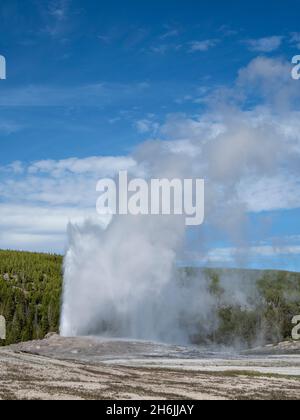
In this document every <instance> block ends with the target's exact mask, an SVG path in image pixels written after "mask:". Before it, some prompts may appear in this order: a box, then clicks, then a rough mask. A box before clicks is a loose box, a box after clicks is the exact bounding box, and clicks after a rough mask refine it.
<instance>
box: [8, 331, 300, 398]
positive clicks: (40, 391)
mask: <svg viewBox="0 0 300 420" xmlns="http://www.w3.org/2000/svg"><path fill="white" fill-rule="evenodd" d="M280 352H281V353H282V354H279V353H280ZM252 353H253V354H247V355H237V354H236V353H232V352H226V353H213V352H209V351H207V350H203V349H202V350H201V349H200V350H199V349H195V348H190V347H179V346H167V345H161V344H156V343H146V342H133V341H120V340H100V339H95V338H76V339H71V338H70V339H67V338H60V337H58V336H51V337H49V338H48V339H46V340H43V341H35V342H30V343H24V344H21V345H16V346H11V347H5V348H2V349H0V399H14V400H15V399H35V400H39V399H53V400H57V399H83V400H84V399H110V400H119V399H126V400H127V399H128V400H130V399H197V400H203V399H205V400H206V399H236V400H237V399H300V343H297V344H293V343H283V344H281V345H279V346H276V347H272V348H271V347H267V348H264V349H255V351H253V352H252Z"/></svg>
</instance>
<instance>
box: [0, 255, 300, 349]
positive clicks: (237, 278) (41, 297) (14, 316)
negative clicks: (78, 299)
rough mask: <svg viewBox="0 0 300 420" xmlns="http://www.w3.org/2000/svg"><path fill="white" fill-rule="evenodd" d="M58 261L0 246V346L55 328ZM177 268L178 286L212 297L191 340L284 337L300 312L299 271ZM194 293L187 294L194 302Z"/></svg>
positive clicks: (245, 343) (270, 340)
mask: <svg viewBox="0 0 300 420" xmlns="http://www.w3.org/2000/svg"><path fill="white" fill-rule="evenodd" d="M62 263H63V257H62V256H59V255H48V254H38V253H29V252H16V251H0V315H3V316H5V318H6V320H7V339H6V341H0V345H8V344H13V343H18V342H21V341H28V340H32V339H42V338H44V337H45V335H46V334H47V333H49V332H58V330H59V319H60V307H61V291H62ZM180 273H181V276H180V277H181V282H182V287H187V288H188V287H190V286H191V285H194V286H195V285H199V284H201V285H202V286H203V284H204V287H205V290H207V291H208V294H209V297H210V299H212V300H213V302H214V318H215V326H214V330H213V332H211V331H210V332H209V333H208V332H207V330H205V329H203V325H202V323H201V317H199V319H200V321H199V322H198V324H197V328H196V331H195V334H194V335H193V337H191V339H192V341H193V342H194V343H195V344H203V343H208V342H209V343H215V344H225V345H232V344H234V345H235V344H236V343H237V342H238V343H241V344H242V345H243V346H253V345H254V344H256V343H257V342H259V343H261V344H263V343H276V342H280V341H282V340H284V339H289V338H290V334H291V329H292V326H291V320H292V318H293V317H294V316H295V315H300V274H297V273H289V272H279V271H259V270H258V271H256V270H253V271H252V270H227V269H226V270H219V269H217V270H214V269H197V268H182V269H180ZM194 286H193V287H194ZM199 290H200V289H199ZM199 293H201V291H200V292H199ZM198 296H199V295H197V294H195V295H193V298H194V299H195V302H196V304H197V299H198ZM195 302H194V305H195ZM187 304H188V302H187ZM200 304H201V303H200V296H199V306H200ZM199 312H200V310H199ZM182 322H184V320H183V321H182ZM189 322H190V321H189ZM195 322H196V321H195Z"/></svg>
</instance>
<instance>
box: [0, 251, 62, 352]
mask: <svg viewBox="0 0 300 420" xmlns="http://www.w3.org/2000/svg"><path fill="white" fill-rule="evenodd" d="M62 262H63V258H62V257H61V256H59V255H47V254H38V253H29V252H16V251H0V315H2V316H4V317H5V318H6V323H7V337H6V340H5V341H2V340H0V345H2V346H3V345H8V344H12V343H17V342H20V341H28V340H32V339H41V338H44V336H45V335H46V334H47V333H49V332H58V327H59V317H60V299H61V290H62Z"/></svg>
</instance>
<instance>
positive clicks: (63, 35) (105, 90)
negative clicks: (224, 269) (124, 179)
mask: <svg viewBox="0 0 300 420" xmlns="http://www.w3.org/2000/svg"><path fill="white" fill-rule="evenodd" d="M299 12H300V4H299V1H297V0H286V1H274V2H267V1H265V2H261V1H257V0H253V1H252V2H247V4H245V3H243V2H241V1H239V0H228V1H226V2H224V0H223V1H221V0H219V1H199V0H198V1H196V0H185V1H179V0H161V1H158V0H157V1H156V0H153V1H151V2H150V1H147V0H146V1H137V0H123V1H121V0H120V1H115V0H112V1H110V2H100V1H98V0H97V1H96V0H85V1H83V0H44V1H42V2H41V1H37V0H35V1H33V0H1V4H0V54H1V55H3V56H5V57H6V60H7V80H5V81H0V145H1V155H0V215H1V214H2V216H1V219H2V222H1V226H0V229H1V232H0V246H1V247H2V248H21V249H30V250H45V251H47V250H50V251H59V252H63V250H64V247H65V234H64V230H65V228H64V226H65V221H66V219H68V218H69V217H79V216H80V215H81V214H82V212H85V211H87V209H88V207H90V206H91V201H89V200H90V197H86V201H84V197H85V195H86V190H87V188H90V189H91V191H92V192H93V188H94V181H95V179H96V175H97V176H98V175H99V172H100V173H102V169H100V170H99V171H98V172H97V174H95V173H93V171H91V170H90V169H89V164H91V161H90V160H89V159H91V158H92V157H99V159H100V157H101V159H105V158H106V159H111V157H115V158H118V159H123V160H124V162H123V163H125V166H126V165H129V166H130V155H131V153H132V151H133V150H134V148H135V147H136V146H137V145H139V144H141V143H143V142H145V141H146V140H148V139H153V138H155V139H160V140H163V141H173V140H178V141H180V140H182V137H184V140H187V139H188V140H191V141H192V142H194V141H195V137H196V136H197V135H198V133H200V132H199V130H200V128H201V127H200V126H201V124H200V122H203V119H205V121H206V122H207V121H208V119H209V118H210V120H209V121H210V122H209V123H211V121H212V120H213V118H214V117H213V116H212V115H213V112H212V109H213V106H215V107H217V108H218V109H219V107H220V108H221V107H222V105H224V102H226V105H228V103H230V104H231V103H232V102H233V101H234V106H235V107H238V109H239V111H240V112H241V113H243V115H246V113H247V112H252V113H253V114H255V116H256V117H257V115H262V114H263V115H264V116H265V120H266V121H268V122H266V124H272V126H274V127H275V125H276V124H277V122H278V124H279V123H280V124H281V130H282V132H284V133H287V131H288V129H289V130H291V131H293V133H294V134H289V140H290V141H291V143H290V144H293V145H295V142H297V141H298V140H299V138H298V137H297V136H298V134H297V133H298V128H300V126H298V125H297V124H298V121H299V114H298V112H299V104H300V102H299V101H298V99H299V97H300V95H299V93H300V81H299V82H296V81H291V80H289V78H290V75H289V66H290V63H291V58H292V57H293V56H294V55H296V54H300V33H299ZM270 69H272V71H271V70H270ZM275 70H276V71H277V72H276V71H275ZM267 72H269V73H270V74H267ZM253 75H254V76H253ZM266 81H268V83H269V84H267V82H266ZM241 86H242V87H241ZM224 91H226V92H227V93H226V94H224ZM279 93H280V95H279ZM220 96H222V98H221V99H220ZM260 107H262V108H263V112H261V111H260ZM220 112H221V111H220ZM256 117H255V118H256ZM251 118H254V117H253V115H251ZM174 127H177V130H174ZM180 129H182V130H184V135H183V136H181V137H180V136H179V135H178V133H179V132H180ZM174 131H176V132H174ZM199 135H200V134H199ZM288 147H290V148H291V147H292V146H288ZM293 147H294V146H293ZM266 153H267V152H266ZM70 158H73V159H75V160H76V169H75V170H74V165H75V163H74V161H70V160H69V159H70ZM41 162H42V163H41ZM45 162H48V163H47V164H46V166H47V170H45ZM286 162H287V163H286V165H285V166H288V167H289V166H291V168H292V169H291V170H282V178H284V177H285V179H288V180H289V181H290V183H289V185H291V186H290V187H288V190H289V191H288V192H286V193H285V194H283V196H280V197H279V196H278V191H279V190H280V191H282V188H281V186H282V182H283V180H282V179H280V180H278V179H277V181H276V182H277V183H276V185H274V182H275V181H274V182H273V183H272V188H271V189H272V191H273V195H272V197H271V198H270V200H267V201H268V202H269V203H273V204H272V205H265V204H264V205H263V204H262V203H261V202H260V203H258V202H257V201H258V200H256V202H255V204H253V199H252V198H253V197H252V198H251V199H250V197H247V199H246V198H245V201H247V203H248V210H249V211H248V215H249V220H248V222H247V223H248V224H249V225H247V246H248V247H249V246H250V248H251V250H252V251H253V255H252V254H251V258H247V259H245V258H244V257H242V260H241V261H239V262H237V261H236V259H235V258H232V255H231V254H232V253H234V252H235V251H233V250H235V249H236V245H235V244H232V243H231V239H230V238H229V237H228V235H223V234H220V232H218V233H216V234H212V233H211V232H212V230H213V228H211V227H205V228H204V229H206V230H207V231H208V233H207V236H208V238H209V239H208V245H207V248H208V249H210V250H211V251H209V252H210V253H211V254H210V255H211V256H213V257H212V258H211V264H215V265H230V266H232V265H244V266H250V267H254V268H259V267H270V268H272V267H274V268H275V267H276V268H278V267H279V268H287V269H293V270H300V262H299V261H300V260H299V256H300V223H299V216H300V210H299V207H300V200H298V195H297V193H298V191H299V188H298V186H299V183H298V178H297V176H298V173H297V168H296V167H297V164H298V162H297V161H296V160H295V162H294V161H293V159H291V158H290V157H289V159H288V160H287V161H286ZM114 164H116V165H117V167H118V164H119V161H117V159H116V160H115V161H114ZM70 165H71V166H72V169H70ZM82 165H83V166H84V168H85V169H83V168H82ZM99 165H100V166H101V165H104V167H107V165H108V166H109V165H110V161H108V160H106V161H105V160H104V161H103V160H102V161H101V162H100V163H99ZM293 165H295V168H294V167H293ZM100 166H99V167H100ZM41 168H42V169H41ZM62 168H64V169H62ZM53 171H54V172H53ZM55 171H56V172H55ZM57 172H59V173H60V175H61V176H65V183H64V185H66V184H68V183H69V184H68V185H69V187H68V188H69V189H68V191H66V190H64V189H63V186H62V185H60V184H59V185H58V183H57ZM283 172H284V173H283ZM264 176H265V175H264ZM72 177H73V178H72ZM271 178H272V179H273V180H274V174H273V175H272V176H271ZM256 181H257V180H256ZM72 182H73V183H74V185H75V186H77V187H78V189H77V192H76V193H75V192H74V194H73V198H70V199H69V200H67V199H66V201H65V202H64V200H63V197H70V196H71V195H72V194H71V193H70V190H71V188H72V185H71V184H72ZM257 182H258V181H257ZM257 182H256V184H257ZM268 182H270V179H269V180H268ZM280 182H281V184H280ZM73 188H74V186H73ZM55 191H56V192H57V191H59V195H60V197H61V199H58V198H57V197H56V196H55V194H54V192H55ZM253 191H254V192H253V195H254V194H255V196H256V197H258V196H260V195H262V193H261V191H262V189H260V190H259V191H258V192H257V189H254V190H253ZM76 194H78V196H79V197H77V198H76ZM276 194H277V195H276ZM291 197H292V198H291ZM251 200H252V201H251ZM250 202H251V203H250ZM298 204H299V205H298ZM22 209H23V210H22ZM212 238H213V239H212ZM192 242H193V241H192ZM271 248H272V249H271ZM224 250H225V251H224ZM245 253H246V254H247V255H249V252H248V251H247V252H246V251H245ZM225 254H226V255H225ZM200 259H201V258H200V257H199V256H196V257H195V260H196V262H199V261H200Z"/></svg>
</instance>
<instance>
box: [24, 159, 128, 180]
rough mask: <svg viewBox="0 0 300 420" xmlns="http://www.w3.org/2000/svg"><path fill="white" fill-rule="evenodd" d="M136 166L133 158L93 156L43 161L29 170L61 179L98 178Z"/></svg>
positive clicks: (36, 163) (32, 165) (31, 166)
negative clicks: (79, 175) (69, 177)
mask: <svg viewBox="0 0 300 420" xmlns="http://www.w3.org/2000/svg"><path fill="white" fill-rule="evenodd" d="M135 166H136V162H135V161H134V159H133V158H131V157H122V156H120V157H101V156H100V157H99V156H93V157H88V158H84V159H78V158H70V159H64V160H58V161H55V160H42V161H38V162H35V163H33V164H31V165H30V166H29V168H28V172H29V173H30V174H37V173H39V172H40V173H48V174H50V175H51V176H54V177H59V176H62V175H64V174H67V173H71V174H96V175H97V176H99V177H101V176H113V175H115V174H116V173H117V172H119V171H120V170H127V171H128V170H130V169H132V168H134V167H135Z"/></svg>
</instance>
